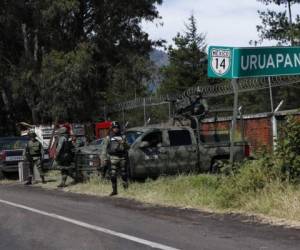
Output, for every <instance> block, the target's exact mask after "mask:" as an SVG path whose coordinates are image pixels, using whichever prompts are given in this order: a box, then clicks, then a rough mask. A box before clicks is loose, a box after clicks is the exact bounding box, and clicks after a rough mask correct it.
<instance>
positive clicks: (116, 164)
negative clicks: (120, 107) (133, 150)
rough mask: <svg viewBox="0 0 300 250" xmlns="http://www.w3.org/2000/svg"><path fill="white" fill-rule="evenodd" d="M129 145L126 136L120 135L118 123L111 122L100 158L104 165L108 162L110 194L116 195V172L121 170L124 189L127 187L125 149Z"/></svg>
mask: <svg viewBox="0 0 300 250" xmlns="http://www.w3.org/2000/svg"><path fill="white" fill-rule="evenodd" d="M128 149H129V146H128V144H127V142H126V138H125V137H124V136H122V135H121V127H120V124H119V123H118V122H116V121H114V122H112V127H111V131H110V134H109V136H107V137H106V138H105V139H104V142H103V150H102V152H101V156H100V159H101V160H102V162H103V165H104V166H108V164H110V179H111V183H112V190H113V191H112V193H111V194H110V196H113V195H117V194H118V191H117V174H118V171H121V177H122V181H123V187H124V189H127V188H128V177H127V169H126V159H127V150H128Z"/></svg>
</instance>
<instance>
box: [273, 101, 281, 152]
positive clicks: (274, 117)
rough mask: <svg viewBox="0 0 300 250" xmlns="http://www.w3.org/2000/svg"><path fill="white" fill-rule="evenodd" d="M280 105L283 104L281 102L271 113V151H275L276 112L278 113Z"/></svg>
mask: <svg viewBox="0 0 300 250" xmlns="http://www.w3.org/2000/svg"><path fill="white" fill-rule="evenodd" d="M282 104H283V100H282V101H281V102H280V103H279V104H278V106H277V107H276V109H275V110H274V112H273V113H272V135H273V151H275V150H276V147H277V139H278V132H277V119H276V112H278V110H279V109H280V108H281V106H282Z"/></svg>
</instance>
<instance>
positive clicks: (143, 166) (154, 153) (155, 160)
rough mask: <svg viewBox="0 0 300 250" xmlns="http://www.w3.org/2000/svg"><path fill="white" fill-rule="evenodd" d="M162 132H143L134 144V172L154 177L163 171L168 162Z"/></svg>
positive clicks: (138, 174)
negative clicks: (139, 139)
mask: <svg viewBox="0 0 300 250" xmlns="http://www.w3.org/2000/svg"><path fill="white" fill-rule="evenodd" d="M164 144H165V143H164V141H163V133H162V131H161V130H156V131H152V132H149V133H147V134H145V135H144V136H143V137H142V138H141V141H140V142H139V143H137V144H136V145H134V153H132V154H133V155H134V157H133V158H134V166H135V169H134V171H135V174H136V175H137V176H139V177H143V176H142V175H146V176H150V177H152V176H153V177H156V176H158V175H160V174H162V173H163V172H165V170H166V168H167V164H168V158H169V156H168V151H167V150H165V148H166V147H165V146H164Z"/></svg>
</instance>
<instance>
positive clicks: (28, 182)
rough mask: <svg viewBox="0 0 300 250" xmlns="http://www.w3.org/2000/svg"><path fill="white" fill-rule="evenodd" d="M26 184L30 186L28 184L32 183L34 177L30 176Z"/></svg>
mask: <svg viewBox="0 0 300 250" xmlns="http://www.w3.org/2000/svg"><path fill="white" fill-rule="evenodd" d="M24 185H26V186H28V185H32V177H31V176H30V177H28V179H27V181H26V182H25V184H24Z"/></svg>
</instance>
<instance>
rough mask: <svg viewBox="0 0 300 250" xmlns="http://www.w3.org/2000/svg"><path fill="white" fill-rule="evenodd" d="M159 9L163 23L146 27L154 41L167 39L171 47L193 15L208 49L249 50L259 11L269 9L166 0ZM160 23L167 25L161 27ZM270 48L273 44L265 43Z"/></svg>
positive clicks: (248, 0) (233, 1)
mask: <svg viewBox="0 0 300 250" xmlns="http://www.w3.org/2000/svg"><path fill="white" fill-rule="evenodd" d="M269 7H270V6H269ZM271 7H272V6H271ZM273 7H274V6H273ZM275 8H276V7H275ZM282 8H283V7H282ZM282 8H281V9H282ZM158 9H159V12H160V15H161V16H162V20H160V21H158V22H156V23H154V24H153V23H150V22H148V23H147V22H145V23H143V27H144V29H145V30H146V31H147V32H148V33H149V34H150V37H151V38H152V39H165V40H167V42H168V44H172V38H173V37H175V36H176V34H177V33H178V32H183V31H184V30H185V26H184V23H186V22H187V21H188V18H189V16H190V15H191V14H192V13H193V14H194V16H195V17H196V19H197V24H198V29H199V32H203V33H206V34H207V43H208V44H209V45H225V46H249V41H250V40H257V39H258V35H257V31H256V25H258V24H260V19H259V17H258V14H257V11H258V10H259V9H266V7H265V6H264V5H263V4H261V3H259V2H257V1H255V0H215V1H213V0H164V3H163V5H162V6H159V7H158ZM277 9H278V7H277ZM160 22H163V23H164V25H163V26H159V23H160ZM269 44H274V42H265V43H264V45H269Z"/></svg>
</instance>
